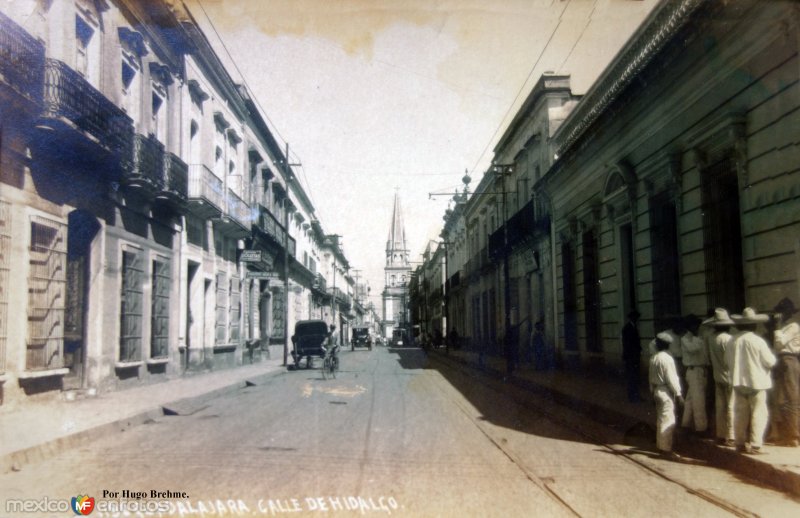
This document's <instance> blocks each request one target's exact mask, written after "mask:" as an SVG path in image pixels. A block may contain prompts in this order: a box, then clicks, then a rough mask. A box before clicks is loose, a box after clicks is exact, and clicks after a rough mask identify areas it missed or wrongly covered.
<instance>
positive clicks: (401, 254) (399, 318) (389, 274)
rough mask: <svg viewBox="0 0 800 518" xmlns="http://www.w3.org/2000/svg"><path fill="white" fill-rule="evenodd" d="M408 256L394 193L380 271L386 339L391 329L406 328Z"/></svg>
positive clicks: (403, 226)
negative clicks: (381, 271) (384, 264)
mask: <svg viewBox="0 0 800 518" xmlns="http://www.w3.org/2000/svg"><path fill="white" fill-rule="evenodd" d="M408 256H409V249H408V245H407V244H406V229H405V225H404V223H403V212H402V210H401V209H400V195H399V194H398V193H397V192H395V193H394V204H393V206H392V221H391V225H390V227H389V237H388V239H387V240H386V266H385V267H384V269H383V271H384V288H383V329H384V336H385V337H386V338H388V339H391V338H392V334H393V332H394V330H395V329H405V328H407V325H408V324H409V314H408V283H409V281H410V280H411V264H410V263H409V259H408Z"/></svg>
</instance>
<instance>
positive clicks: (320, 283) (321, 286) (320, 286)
mask: <svg viewBox="0 0 800 518" xmlns="http://www.w3.org/2000/svg"><path fill="white" fill-rule="evenodd" d="M314 289H316V290H319V291H322V292H325V293H327V292H328V281H326V280H325V277H323V276H322V275H321V274H319V273H318V274H317V276H316V277H314Z"/></svg>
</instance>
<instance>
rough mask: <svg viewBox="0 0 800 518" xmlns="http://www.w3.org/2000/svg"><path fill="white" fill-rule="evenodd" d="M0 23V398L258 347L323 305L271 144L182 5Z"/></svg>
mask: <svg viewBox="0 0 800 518" xmlns="http://www.w3.org/2000/svg"><path fill="white" fill-rule="evenodd" d="M0 26H2V27H1V29H2V30H0V387H2V393H1V395H2V401H3V402H4V403H11V404H16V403H20V402H24V401H26V400H27V397H28V396H32V395H37V394H42V396H41V397H47V396H48V395H53V394H58V393H60V392H62V391H64V392H66V394H67V396H68V397H73V396H75V395H80V394H85V393H96V392H97V391H106V390H113V389H116V388H123V387H126V386H133V385H137V384H140V383H149V382H155V381H160V380H166V379H170V378H172V377H175V376H178V375H180V374H182V373H183V372H185V371H187V370H197V369H200V370H205V369H216V368H222V367H233V366H236V365H241V364H242V363H246V362H252V361H258V360H259V359H260V358H261V357H262V356H263V355H266V354H269V351H270V349H269V347H270V344H274V345H275V346H276V348H277V349H278V350H280V349H281V348H282V346H284V345H285V344H287V343H288V335H289V334H290V330H291V326H292V325H293V323H294V322H295V321H296V320H299V319H303V318H309V317H312V316H314V315H315V314H316V313H321V312H322V309H320V308H322V307H323V306H324V305H326V304H327V305H330V303H331V302H330V301H331V300H332V297H331V294H330V293H328V292H327V291H326V288H325V282H324V280H323V279H322V276H321V275H320V273H319V271H318V270H317V266H318V265H319V264H320V262H321V253H320V246H321V244H322V241H321V240H322V238H324V235H323V234H322V232H321V227H320V226H319V223H318V222H317V221H316V217H315V215H314V207H313V205H312V204H311V202H310V201H309V197H308V196H307V195H306V193H305V192H304V190H303V188H302V186H301V185H300V183H299V182H298V181H296V179H295V177H294V174H293V172H292V167H291V166H290V165H288V162H289V160H288V156H287V155H288V147H287V149H286V150H283V149H281V146H279V145H278V143H277V142H276V140H275V138H274V137H273V135H272V133H271V132H270V130H269V128H268V126H267V124H266V123H265V120H264V118H263V116H262V114H261V111H260V107H259V106H258V103H257V101H256V100H255V99H254V98H253V97H252V95H251V94H250V93H249V92H248V91H247V89H246V87H244V86H243V85H240V84H237V83H236V82H235V81H234V80H233V79H232V78H231V76H230V75H229V74H228V72H227V71H226V69H225V67H224V66H223V64H222V62H221V61H220V60H219V58H218V56H217V55H216V54H215V52H214V50H213V48H212V46H211V44H210V43H209V41H208V40H207V39H206V37H205V35H204V34H203V32H202V31H201V30H200V28H199V26H198V25H197V23H196V22H195V20H194V19H193V18H192V15H191V13H189V12H188V11H186V10H185V8H184V7H183V5H182V4H181V5H178V4H174V3H171V2H161V1H155V2H139V1H133V0H130V1H127V0H117V1H112V2H95V1H90V0H76V1H74V2H37V1H35V0H29V1H18V2H12V3H5V4H4V7H3V13H0ZM315 223H316V226H315ZM287 330H288V331H287ZM273 352H277V351H273Z"/></svg>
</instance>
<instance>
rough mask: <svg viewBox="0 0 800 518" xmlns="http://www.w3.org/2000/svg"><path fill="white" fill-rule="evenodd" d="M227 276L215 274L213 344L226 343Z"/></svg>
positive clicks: (220, 273) (219, 273) (221, 273)
mask: <svg viewBox="0 0 800 518" xmlns="http://www.w3.org/2000/svg"><path fill="white" fill-rule="evenodd" d="M227 280H228V276H227V275H226V274H225V272H217V302H216V320H215V322H216V337H215V343H216V344H217V345H222V344H225V343H227V338H228V335H227V325H228V289H229V288H228V282H227Z"/></svg>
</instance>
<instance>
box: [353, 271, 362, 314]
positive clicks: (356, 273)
mask: <svg viewBox="0 0 800 518" xmlns="http://www.w3.org/2000/svg"><path fill="white" fill-rule="evenodd" d="M352 272H353V277H355V278H356V289H355V290H354V292H353V302H354V303H356V304H358V303H359V302H358V301H359V297H358V279H360V278H361V270H357V269H355V268H353V269H352ZM363 320H364V317H363V316H362V317H361V322H359V324H363V323H364V322H363Z"/></svg>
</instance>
